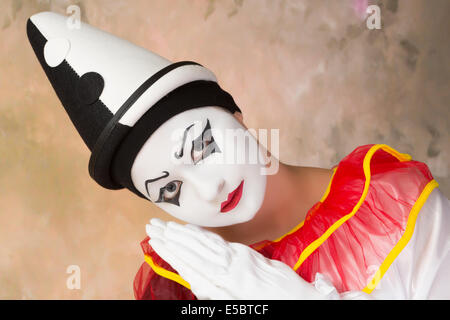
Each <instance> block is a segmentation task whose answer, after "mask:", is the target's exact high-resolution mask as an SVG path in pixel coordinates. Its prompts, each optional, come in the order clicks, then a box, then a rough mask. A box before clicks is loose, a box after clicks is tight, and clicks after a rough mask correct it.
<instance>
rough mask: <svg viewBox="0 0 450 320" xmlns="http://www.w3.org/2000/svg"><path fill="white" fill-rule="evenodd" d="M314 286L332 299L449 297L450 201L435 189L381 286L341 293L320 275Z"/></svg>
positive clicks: (382, 280)
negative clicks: (367, 291) (408, 239)
mask: <svg viewBox="0 0 450 320" xmlns="http://www.w3.org/2000/svg"><path fill="white" fill-rule="evenodd" d="M314 286H315V287H316V289H317V290H318V291H319V292H321V293H322V294H323V295H324V296H325V297H326V299H329V300H361V299H363V300H367V299H450V202H449V200H448V199H447V198H446V197H445V196H444V195H443V194H442V192H441V191H440V190H439V189H438V188H436V189H435V190H433V191H432V193H431V194H430V196H429V197H428V199H427V201H426V202H425V204H424V205H423V207H422V209H421V210H420V212H419V214H418V217H417V220H416V224H415V228H414V233H413V236H412V237H411V239H410V241H409V242H408V244H407V245H406V246H405V248H404V249H403V250H402V252H401V253H400V254H399V255H398V257H397V258H396V260H394V262H393V263H392V265H391V266H390V267H389V269H388V271H387V272H386V274H385V275H384V277H383V278H382V279H381V281H380V282H379V284H378V286H377V287H376V288H375V289H374V290H373V291H372V292H371V293H370V294H367V293H365V292H363V291H348V292H342V293H338V292H337V291H336V289H335V288H334V286H333V285H332V284H331V282H330V281H328V280H327V279H326V278H325V277H323V276H322V275H321V274H316V278H315V282H314Z"/></svg>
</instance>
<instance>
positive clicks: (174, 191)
mask: <svg viewBox="0 0 450 320" xmlns="http://www.w3.org/2000/svg"><path fill="white" fill-rule="evenodd" d="M182 184H183V181H180V180H173V181H170V182H169V183H168V184H166V185H165V186H164V187H162V188H161V189H159V197H158V200H156V203H158V202H167V203H171V204H174V205H177V206H180V203H179V201H178V199H179V198H180V193H181V186H182Z"/></svg>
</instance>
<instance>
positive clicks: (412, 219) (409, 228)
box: [362, 180, 439, 293]
mask: <svg viewBox="0 0 450 320" xmlns="http://www.w3.org/2000/svg"><path fill="white" fill-rule="evenodd" d="M438 186H439V184H438V183H437V181H436V180H431V181H430V182H428V184H427V185H426V186H425V188H424V189H423V191H422V193H421V194H420V196H419V198H418V199H417V201H416V203H415V204H414V206H413V207H412V209H411V212H410V213H409V217H408V222H407V223H406V228H405V232H404V233H403V235H402V237H401V238H400V240H399V241H398V242H397V244H396V245H395V246H394V248H393V249H392V250H391V252H389V254H388V255H387V257H386V259H384V261H383V263H382V264H381V265H380V267H379V269H378V270H377V272H376V273H375V276H374V277H373V278H372V280H371V281H370V282H369V284H368V285H367V286H366V287H365V288H364V289H363V290H362V291H364V292H365V293H371V292H372V291H373V289H375V288H376V286H377V285H378V283H379V282H380V280H381V278H383V276H384V274H385V273H386V271H387V270H388V269H389V267H390V266H391V264H392V263H393V262H394V260H395V259H396V258H397V256H398V255H399V254H400V252H401V251H402V250H403V249H404V248H405V247H406V245H407V244H408V242H409V240H411V237H412V235H413V233H414V228H415V225H416V220H417V215H418V214H419V211H420V210H421V209H422V206H423V205H424V203H425V202H426V201H427V199H428V196H429V195H430V194H431V192H432V191H433V190H434V189H435V188H437V187H438Z"/></svg>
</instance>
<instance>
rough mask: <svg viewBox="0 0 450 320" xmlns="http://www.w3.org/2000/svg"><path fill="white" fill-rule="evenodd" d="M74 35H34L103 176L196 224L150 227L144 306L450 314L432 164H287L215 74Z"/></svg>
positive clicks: (389, 160) (447, 243) (49, 22)
mask: <svg viewBox="0 0 450 320" xmlns="http://www.w3.org/2000/svg"><path fill="white" fill-rule="evenodd" d="M66 22H67V17H65V16H63V15H59V14H55V13H51V12H43V13H39V14H36V15H34V16H32V17H31V18H30V19H29V20H28V23H27V34H28V38H29V41H30V43H31V46H32V48H33V50H34V52H35V54H36V56H37V58H38V60H39V62H40V64H41V65H42V68H43V69H44V71H45V73H46V75H47V77H48V79H49V81H50V83H51V84H52V86H53V88H54V90H55V92H56V94H57V95H58V97H59V99H60V101H61V103H62V105H63V106H64V108H65V110H66V112H67V114H68V115H69V117H70V119H71V121H72V123H73V124H74V126H75V127H76V129H77V131H78V132H79V134H80V135H81V137H82V139H83V140H84V142H85V144H86V145H87V146H88V148H89V150H90V151H91V157H90V161H89V173H90V175H91V177H92V178H93V179H94V180H95V181H96V182H97V183H98V184H100V185H101V186H102V187H104V188H107V189H112V190H114V189H122V188H127V189H129V190H130V191H132V192H133V193H135V194H136V195H138V196H140V197H142V198H144V199H147V200H150V201H151V202H153V203H155V204H156V205H157V206H158V207H160V208H161V209H162V210H164V211H166V212H167V213H169V214H170V215H171V216H173V217H176V218H178V219H180V220H182V221H185V222H186V223H187V224H186V225H182V224H178V223H175V222H164V221H161V220H158V219H152V220H151V221H150V224H148V225H147V226H146V232H147V235H148V237H147V238H146V239H144V240H143V241H142V243H141V246H142V249H143V253H144V254H143V264H142V266H141V267H140V269H139V271H138V273H137V275H136V277H135V280H134V292H135V297H136V298H137V299H450V253H449V252H450V251H449V250H450V203H449V201H448V199H447V198H446V197H445V196H444V195H443V194H442V193H441V192H440V190H439V189H438V183H437V182H436V181H435V180H434V179H433V176H432V175H431V173H430V171H429V169H428V167H427V165H426V164H424V163H422V162H418V161H415V160H413V159H412V158H411V156H409V155H407V154H403V153H400V152H398V151H396V150H394V149H393V148H391V147H389V146H387V145H384V144H371V145H363V146H359V147H357V148H356V149H354V151H353V152H351V153H350V154H349V155H347V156H346V157H345V158H344V159H342V160H341V161H340V162H339V163H338V164H337V165H336V166H334V167H333V168H331V169H322V168H310V167H294V166H289V165H286V164H283V163H281V162H278V161H277V159H276V157H275V156H273V155H270V154H268V153H267V152H266V151H265V149H264V148H263V147H262V146H261V145H260V144H259V143H258V142H257V140H256V138H254V137H253V136H252V135H251V134H249V132H248V129H247V128H246V127H245V125H244V123H243V118H242V115H241V112H240V109H239V108H238V106H237V105H236V104H235V102H234V100H233V98H232V96H231V95H230V94H228V93H227V92H225V91H224V90H223V89H222V88H221V87H220V86H219V84H218V82H217V79H216V77H215V75H214V74H213V73H212V72H211V71H209V70H208V69H207V68H205V67H204V66H202V65H200V64H198V63H195V62H190V61H183V62H177V63H172V62H170V61H168V60H166V59H164V58H162V57H160V56H158V55H157V54H155V53H153V52H150V51H148V50H146V49H143V48H141V47H138V46H136V45H133V44H131V43H129V42H127V41H125V40H122V39H119V38H117V37H115V36H113V35H110V34H108V33H105V32H103V31H100V30H98V29H96V28H93V27H91V26H89V25H87V24H84V23H81V25H80V27H79V28H75V29H71V28H69V27H68V25H67V23H66ZM240 135H243V136H245V141H246V143H236V141H237V140H239V137H240ZM253 146H256V151H255V152H256V154H257V156H258V157H257V158H258V159H259V160H261V159H263V160H264V161H259V160H258V161H250V159H251V158H253V159H254V158H255V157H254V155H255V154H254V153H255V152H254V151H252V150H255V149H254V148H253ZM252 153H253V154H252ZM230 154H231V155H233V154H234V155H238V156H243V158H244V159H245V161H229V159H234V158H235V157H234V158H233V157H230V156H229V155H230ZM265 160H267V161H265ZM274 163H277V170H275V171H274V172H271V173H272V174H269V173H270V172H269V171H270V170H269V169H270V168H273V167H274Z"/></svg>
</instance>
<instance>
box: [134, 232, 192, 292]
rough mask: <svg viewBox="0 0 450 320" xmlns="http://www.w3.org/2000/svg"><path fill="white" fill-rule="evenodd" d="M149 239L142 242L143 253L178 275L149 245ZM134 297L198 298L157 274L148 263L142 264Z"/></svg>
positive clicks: (137, 275) (135, 284)
mask: <svg viewBox="0 0 450 320" xmlns="http://www.w3.org/2000/svg"><path fill="white" fill-rule="evenodd" d="M148 240H150V238H149V237H146V238H145V239H144V240H142V242H141V247H142V251H144V254H146V255H149V256H150V257H151V258H152V259H153V262H154V263H155V264H156V265H158V266H160V267H162V268H164V269H166V270H168V271H172V272H174V273H177V272H176V271H175V270H174V269H173V268H172V267H171V266H170V265H169V264H168V263H167V262H166V261H164V260H163V259H162V258H161V257H160V256H158V255H157V254H156V252H155V251H154V250H153V249H152V247H151V246H150V245H149V243H148ZM134 296H135V298H136V299H137V300H196V297H195V296H194V294H193V293H192V291H190V290H189V289H187V288H186V287H184V286H182V285H181V284H178V283H177V282H175V281H172V280H169V279H166V278H164V277H161V276H159V275H158V274H156V273H155V272H154V271H153V270H152V268H151V267H150V265H149V264H148V263H147V262H144V263H142V265H141V267H140V268H139V271H138V273H137V274H136V276H135V278H134Z"/></svg>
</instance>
